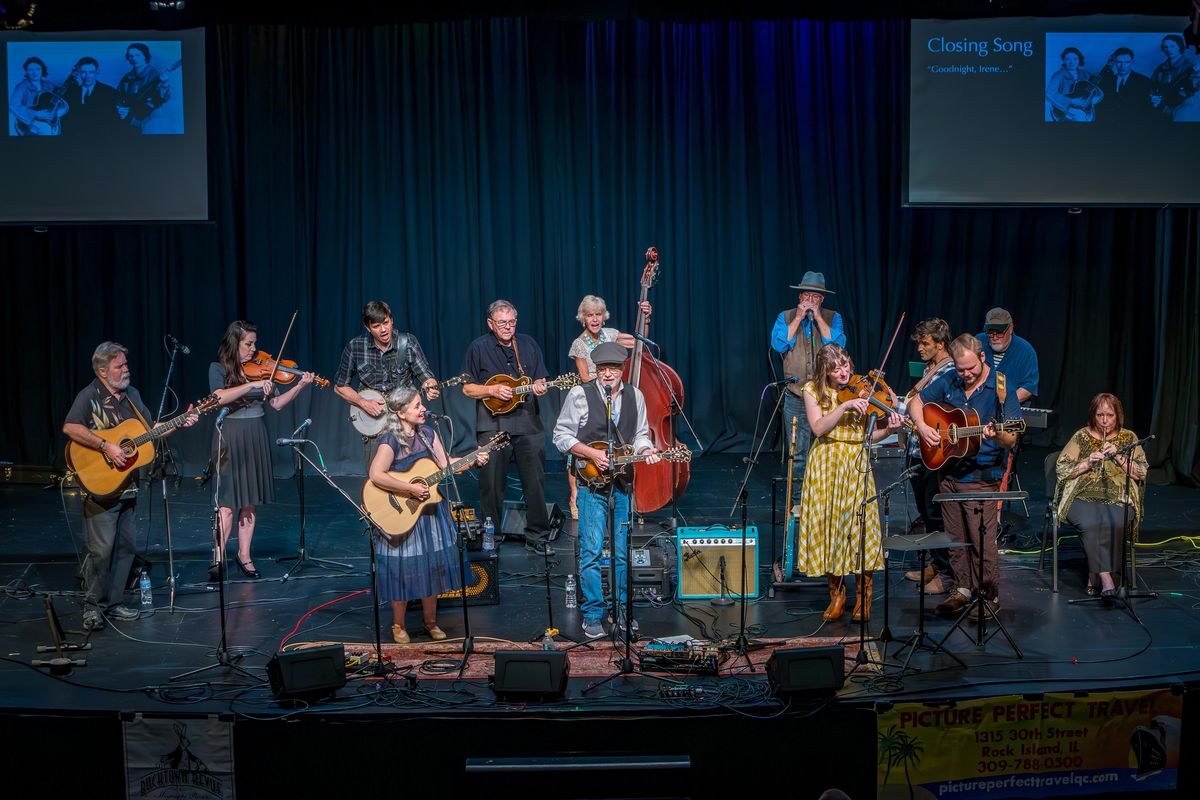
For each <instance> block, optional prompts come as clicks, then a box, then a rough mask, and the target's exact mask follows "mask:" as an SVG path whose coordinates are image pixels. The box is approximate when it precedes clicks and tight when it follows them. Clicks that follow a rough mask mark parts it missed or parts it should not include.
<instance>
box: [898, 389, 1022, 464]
mask: <svg viewBox="0 0 1200 800" xmlns="http://www.w3.org/2000/svg"><path fill="white" fill-rule="evenodd" d="M921 418H922V419H924V420H925V424H926V425H928V426H929V427H931V428H933V429H934V430H936V431H937V432H938V435H939V436H940V437H941V439H940V441H939V442H938V445H937V446H936V447H930V446H929V445H927V444H925V440H924V439H922V438H921V435H920V434H919V433H917V426H916V424H915V423H914V422H913V421H912V420H909V419H906V420H905V421H904V427H905V428H907V429H908V430H909V431H911V432H912V434H913V435H914V436H916V437H917V443H918V445H919V446H920V448H921V463H922V464H924V465H925V466H926V467H927V468H928V469H931V470H936V469H941V468H942V467H943V466H945V464H946V462H947V461H949V460H951V459H954V458H969V457H970V456H973V455H975V454H976V453H978V452H979V443H980V441H981V439H982V437H983V429H984V428H985V427H987V426H986V425H980V424H979V412H978V411H976V410H975V409H973V408H954V407H953V406H947V405H944V404H942V403H926V404H925V405H924V406H923V407H922V410H921ZM996 431H997V432H998V433H1024V432H1025V420H1023V419H1010V420H1005V421H1004V422H997V423H996Z"/></svg>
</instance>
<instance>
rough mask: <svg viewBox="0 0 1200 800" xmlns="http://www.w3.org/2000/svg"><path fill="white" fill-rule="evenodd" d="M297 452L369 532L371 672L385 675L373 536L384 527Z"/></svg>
mask: <svg viewBox="0 0 1200 800" xmlns="http://www.w3.org/2000/svg"><path fill="white" fill-rule="evenodd" d="M296 454H297V455H298V456H300V458H302V459H304V461H305V462H306V463H307V464H308V465H309V466H310V467H312V468H313V470H314V471H315V472H316V473H317V474H318V475H320V476H321V477H322V478H324V479H325V482H326V483H328V484H329V485H330V486H332V487H333V489H334V491H336V492H337V493H338V494H340V495H341V496H342V497H344V498H345V499H346V502H347V503H349V504H350V505H351V506H353V507H354V510H355V511H357V512H358V518H359V519H360V520H362V521H363V523H364V532H365V533H366V534H367V536H366V539H367V549H368V551H369V556H368V557H369V558H370V564H371V584H370V588H369V591H370V592H371V599H372V602H371V607H372V609H373V615H374V620H373V621H374V624H375V669H374V670H373V671H372V673H371V674H372V675H375V676H376V677H379V676H382V675H385V674H386V673H387V670H386V669H385V668H384V666H383V639H382V638H381V636H380V633H379V565H378V560H377V559H376V558H375V542H374V540H373V539H372V537H371V531H372V530H378V531H381V532H382V529H381V528H380V527H379V525H378V524H376V522H375V520H374V519H372V518H371V512H369V511H367V510H366V509H365V508H363V507H362V506H361V505H360V504H359V503H358V501H357V500H355V499H354V498H353V497H351V496H350V495H348V494H346V490H345V489H343V488H342V487H340V486H338V485H337V483H336V482H334V480H333V477H332V476H331V475H330V474H329V473H328V472H326V471H325V470H324V469H322V468H321V467H319V466H317V464H315V463H314V462H313V460H312V459H311V458H309V457H308V456H307V455H306V454H305V453H304V451H303V450H301V449H299V448H297V449H296Z"/></svg>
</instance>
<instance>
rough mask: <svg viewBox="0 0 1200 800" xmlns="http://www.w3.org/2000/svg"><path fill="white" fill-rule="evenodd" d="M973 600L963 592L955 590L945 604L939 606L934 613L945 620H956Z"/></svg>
mask: <svg viewBox="0 0 1200 800" xmlns="http://www.w3.org/2000/svg"><path fill="white" fill-rule="evenodd" d="M970 602H971V599H970V598H969V597H967V596H966V595H965V594H963V593H962V592H960V591H958V590H955V591H954V592H951V594H950V596H949V597H947V598H946V599H945V600H944V601H943V602H941V603H938V604H937V608H935V609H933V613H934V614H936V615H937V616H939V617H942V618H943V619H954V618H955V617H957V616H958V615H959V614H961V613H962V610H963V609H964V608H966V607H967V605H968V604H969V603H970Z"/></svg>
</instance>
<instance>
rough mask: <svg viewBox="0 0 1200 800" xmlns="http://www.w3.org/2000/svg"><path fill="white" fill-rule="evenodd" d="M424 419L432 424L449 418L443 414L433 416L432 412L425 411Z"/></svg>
mask: <svg viewBox="0 0 1200 800" xmlns="http://www.w3.org/2000/svg"><path fill="white" fill-rule="evenodd" d="M425 419H427V420H430V421H432V422H437V421H439V420H443V419H449V417H447V416H446V415H445V414H435V413H433V412H432V411H426V412H425Z"/></svg>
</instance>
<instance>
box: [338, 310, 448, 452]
mask: <svg viewBox="0 0 1200 800" xmlns="http://www.w3.org/2000/svg"><path fill="white" fill-rule="evenodd" d="M362 320H363V327H365V328H366V329H367V332H366V333H364V334H363V335H361V336H356V337H355V338H353V339H351V340H350V342H349V343H348V344H347V345H346V349H345V350H343V351H342V360H341V362H340V363H339V364H338V371H337V378H336V379H335V380H334V387H335V388H334V391H335V392H336V393H337V395H338V397H340V398H342V399H343V400H345V401H346V402H347V403H349V404H350V405H351V406H352V408H351V410H350V419H351V421H352V422H354V427H356V428H358V430H359V432H361V433H362V434H363V446H364V448H365V451H366V452H365V456H366V463H368V464H370V462H371V457H372V456H374V454H375V443H376V438H377V437H378V436H379V434H381V433H383V431H384V429H385V428H386V427H387V426H386V422H385V421H384V416H385V412H386V411H387V407H386V404H385V402H384V397H386V396H387V394H388V392H390V391H392V390H393V389H396V388H398V387H400V386H413V387H418V388H420V389H421V391H422V393H423V394H424V395H425V399H426V400H436V399H437V398H438V396H439V395H440V394H441V392H440V390H439V389H438V381H437V378H435V377H434V375H433V370H431V369H430V368H429V362H428V361H426V360H425V353H424V352H423V351H422V350H421V343H420V342H418V341H417V337H416V336H414V335H412V334H411V333H405V332H403V331H396V330H393V328H392V309H391V308H389V307H388V304H387V303H385V302H383V301H382V300H372V301H370V302H369V303H367V304H366V305H365V306H363V312H362ZM356 385H357V389H356V388H355V386H356Z"/></svg>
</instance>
